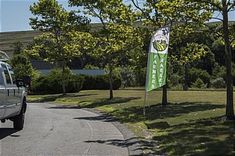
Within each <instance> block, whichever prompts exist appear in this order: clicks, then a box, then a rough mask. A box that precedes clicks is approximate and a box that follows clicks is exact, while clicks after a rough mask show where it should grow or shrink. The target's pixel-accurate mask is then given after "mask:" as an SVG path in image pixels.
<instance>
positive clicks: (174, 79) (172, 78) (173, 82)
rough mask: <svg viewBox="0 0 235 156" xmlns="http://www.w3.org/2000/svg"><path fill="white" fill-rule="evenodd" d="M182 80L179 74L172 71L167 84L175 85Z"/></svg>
mask: <svg viewBox="0 0 235 156" xmlns="http://www.w3.org/2000/svg"><path fill="white" fill-rule="evenodd" d="M181 81H182V77H181V76H179V75H178V74H176V73H174V74H172V75H171V76H170V79H169V81H168V86H169V87H176V86H178V85H179V84H180V82H181Z"/></svg>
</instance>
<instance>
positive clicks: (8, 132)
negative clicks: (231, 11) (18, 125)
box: [0, 128, 19, 140]
mask: <svg viewBox="0 0 235 156" xmlns="http://www.w3.org/2000/svg"><path fill="white" fill-rule="evenodd" d="M16 132H17V130H15V129H12V128H0V140H2V139H3V138H5V137H8V136H12V137H19V135H13V134H14V133H16Z"/></svg>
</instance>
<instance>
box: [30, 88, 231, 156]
mask: <svg viewBox="0 0 235 156" xmlns="http://www.w3.org/2000/svg"><path fill="white" fill-rule="evenodd" d="M161 93H162V92H161V91H154V92H151V93H150V94H149V95H148V103H149V106H147V109H146V111H147V112H146V117H144V116H143V115H142V114H143V103H144V91H143V90H141V89H130V90H117V91H115V92H114V96H115V98H114V99H113V100H111V101H110V100H108V95H109V91H100V90H99V91H94V90H92V91H81V92H80V93H78V94H68V95H66V96H62V95H43V96H41V95H34V96H29V101H32V102H53V103H57V104H60V105H61V104H62V105H73V106H74V105H76V106H79V107H82V108H85V107H86V108H96V109H99V110H101V111H104V112H106V113H109V114H111V115H113V116H115V117H116V118H117V119H118V120H119V121H120V122H122V123H125V124H126V125H127V126H128V127H129V128H130V129H131V130H132V131H133V132H134V133H135V134H136V135H138V136H139V137H141V138H142V140H143V144H145V146H144V147H143V150H144V151H145V152H146V153H149V152H151V153H153V154H167V155H234V154H235V124H234V122H226V121H225V120H224V114H225V99H226V94H225V92H224V91H187V92H183V91H169V92H168V101H169V105H168V106H167V107H166V108H163V107H162V106H161V104H160V103H161ZM234 99H235V96H234Z"/></svg>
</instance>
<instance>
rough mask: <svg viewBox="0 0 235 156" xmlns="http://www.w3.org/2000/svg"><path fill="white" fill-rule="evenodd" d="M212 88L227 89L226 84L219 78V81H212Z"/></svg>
mask: <svg viewBox="0 0 235 156" xmlns="http://www.w3.org/2000/svg"><path fill="white" fill-rule="evenodd" d="M211 87H213V88H225V87H226V84H225V81H224V79H223V78H222V77H219V78H217V79H214V80H212V81H211Z"/></svg>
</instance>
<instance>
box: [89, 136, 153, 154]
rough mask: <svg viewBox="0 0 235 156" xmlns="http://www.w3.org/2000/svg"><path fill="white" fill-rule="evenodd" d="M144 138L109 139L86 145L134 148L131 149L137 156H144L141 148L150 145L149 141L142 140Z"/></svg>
mask: <svg viewBox="0 0 235 156" xmlns="http://www.w3.org/2000/svg"><path fill="white" fill-rule="evenodd" d="M142 139H143V138H140V137H132V138H129V139H124V140H120V139H108V140H88V141H85V142H86V143H98V144H106V145H113V146H118V147H122V148H128V147H131V146H132V147H134V148H131V150H132V152H133V154H134V155H135V156H139V155H143V153H142V150H143V148H142V147H141V146H140V144H141V145H147V144H149V143H148V142H147V141H145V140H142Z"/></svg>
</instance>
